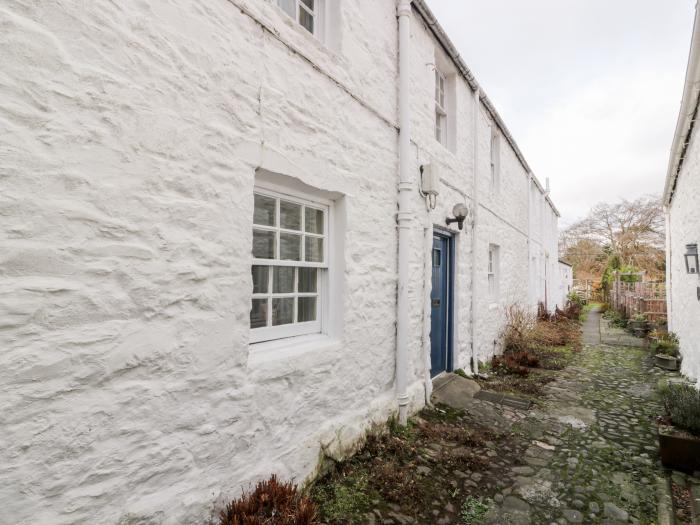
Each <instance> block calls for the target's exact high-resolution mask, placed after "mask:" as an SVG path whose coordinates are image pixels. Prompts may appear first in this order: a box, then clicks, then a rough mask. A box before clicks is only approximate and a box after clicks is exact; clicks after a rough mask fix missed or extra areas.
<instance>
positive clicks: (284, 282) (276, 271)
mask: <svg viewBox="0 0 700 525" xmlns="http://www.w3.org/2000/svg"><path fill="white" fill-rule="evenodd" d="M294 271H295V269H294V267H293V266H275V267H274V268H273V272H272V292H273V293H293V292H294Z"/></svg>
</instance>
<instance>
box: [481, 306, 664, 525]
mask: <svg viewBox="0 0 700 525" xmlns="http://www.w3.org/2000/svg"><path fill="white" fill-rule="evenodd" d="M599 318H600V315H599V314H598V313H597V312H591V313H590V314H589V317H588V319H587V322H586V324H585V325H584V342H585V344H584V348H583V350H582V351H581V352H580V353H579V354H578V355H577V356H576V358H575V360H574V362H573V363H572V365H571V366H570V367H568V368H567V369H566V370H564V371H562V373H561V376H560V378H559V379H558V380H557V381H555V382H554V383H551V384H550V385H548V386H547V387H546V396H545V399H544V401H543V402H541V403H539V405H538V406H537V408H535V409H533V410H530V411H527V412H526V411H513V410H509V411H507V412H504V413H501V414H500V417H499V418H495V419H501V418H506V419H509V420H510V421H511V424H512V428H513V429H514V431H515V432H516V433H517V434H518V435H519V438H520V439H522V440H523V441H524V442H525V444H526V446H525V447H524V454H523V455H522V456H521V458H520V464H519V465H516V466H512V467H511V468H510V476H506V477H504V479H503V480H502V481H503V482H502V483H500V485H501V488H500V489H499V490H498V492H496V493H495V495H494V496H493V502H494V504H493V506H492V508H491V511H490V512H489V514H488V516H487V520H486V521H487V522H488V523H493V524H499V525H500V524H512V525H516V524H543V525H549V524H567V523H590V524H598V523H600V524H618V523H642V524H651V523H657V496H656V494H657V487H658V486H659V483H662V481H661V476H662V472H661V469H660V466H659V461H658V453H657V441H656V435H655V423H654V419H655V417H656V416H657V415H658V414H660V410H661V407H660V406H659V402H658V400H657V398H656V394H655V385H656V382H657V374H656V373H655V372H654V371H653V370H652V368H651V363H650V362H649V359H648V352H647V351H646V350H644V349H643V348H639V347H634V346H611V345H607V344H602V343H601V340H603V341H606V340H612V341H615V342H622V344H626V345H632V344H636V345H639V343H638V342H637V341H639V340H635V339H634V338H631V337H630V338H628V337H626V336H625V335H624V333H623V332H622V331H616V330H615V329H611V328H608V327H607V325H606V324H605V323H604V326H603V330H602V331H601V330H600V329H599V326H598V325H599ZM601 333H602V338H601ZM479 405H480V403H479V402H476V401H475V406H474V407H473V409H470V410H469V412H470V415H471V416H472V417H475V419H476V418H478V417H479V416H483V417H487V416H488V415H489V414H490V415H492V416H493V412H492V411H491V410H488V411H486V410H484V411H483V412H482V408H483V409H485V408H486V407H485V406H484V407H481V406H479ZM482 422H483V420H482ZM494 424H495V425H496V426H499V427H502V424H503V422H502V421H496V420H494Z"/></svg>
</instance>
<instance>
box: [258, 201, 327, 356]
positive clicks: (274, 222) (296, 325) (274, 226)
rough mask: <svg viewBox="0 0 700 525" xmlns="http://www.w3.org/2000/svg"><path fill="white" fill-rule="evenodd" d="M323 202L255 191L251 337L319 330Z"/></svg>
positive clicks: (323, 266)
mask: <svg viewBox="0 0 700 525" xmlns="http://www.w3.org/2000/svg"><path fill="white" fill-rule="evenodd" d="M327 231H328V207H327V206H324V205H320V204H315V203H313V202H307V201H304V200H301V199H296V198H292V197H288V196H285V195H280V194H275V193H273V192H267V191H256V192H255V205H254V214H253V268H252V274H253V300H252V305H251V311H250V327H251V329H252V332H251V340H252V341H253V342H259V341H266V340H270V339H279V338H282V337H291V336H295V335H302V334H309V333H318V332H320V331H321V312H322V302H323V296H322V292H323V283H324V277H325V272H326V270H327V268H328V264H327V249H328V248H327V245H328V235H327Z"/></svg>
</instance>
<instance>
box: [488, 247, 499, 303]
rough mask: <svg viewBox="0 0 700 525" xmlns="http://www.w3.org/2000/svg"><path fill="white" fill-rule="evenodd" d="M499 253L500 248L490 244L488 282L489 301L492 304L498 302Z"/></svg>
mask: <svg viewBox="0 0 700 525" xmlns="http://www.w3.org/2000/svg"><path fill="white" fill-rule="evenodd" d="M498 251H499V250H498V246H496V245H495V244H489V260H488V281H489V299H490V300H491V302H492V303H493V302H496V301H497V300H498V273H499V271H498V265H499V260H498V255H499V254H498Z"/></svg>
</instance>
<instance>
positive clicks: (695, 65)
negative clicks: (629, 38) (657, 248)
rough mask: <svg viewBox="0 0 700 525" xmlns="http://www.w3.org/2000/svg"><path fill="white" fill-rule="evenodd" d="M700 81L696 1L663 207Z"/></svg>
mask: <svg viewBox="0 0 700 525" xmlns="http://www.w3.org/2000/svg"><path fill="white" fill-rule="evenodd" d="M699 83H700V0H698V1H697V2H696V4H695V20H694V22H693V36H692V38H691V41H690V52H689V53H688V66H687V69H686V73H685V84H684V86H683V97H682V98H681V107H680V110H679V112H678V121H677V122H676V131H675V133H674V135H673V143H672V145H671V152H670V156H669V160H668V171H667V172H666V182H665V184H664V193H663V203H664V205H666V206H669V205H670V204H671V201H673V194H674V192H675V190H676V184H677V183H678V177H679V175H680V172H681V168H682V167H683V161H684V160H685V158H684V156H685V153H686V151H687V148H688V145H689V143H690V139H691V135H692V132H693V127H694V122H695V117H696V115H697V113H698V104H700V97H698V94H699V93H700V91H699V90H698V84H699Z"/></svg>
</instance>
